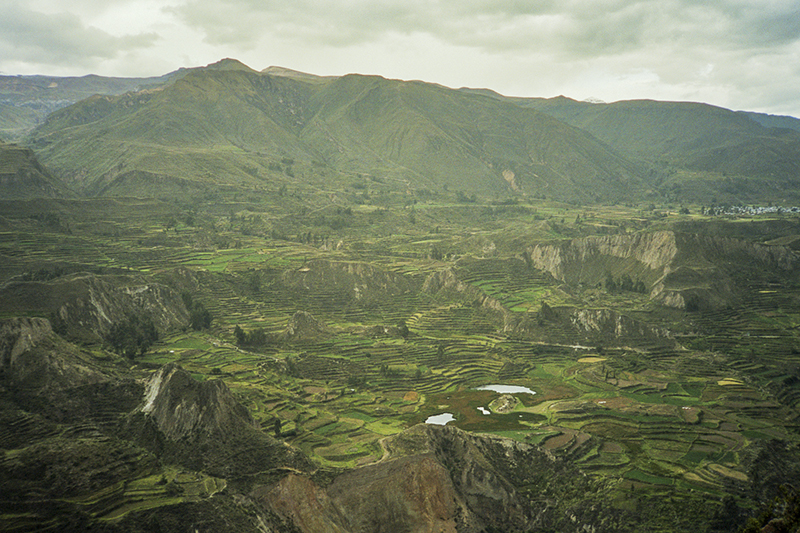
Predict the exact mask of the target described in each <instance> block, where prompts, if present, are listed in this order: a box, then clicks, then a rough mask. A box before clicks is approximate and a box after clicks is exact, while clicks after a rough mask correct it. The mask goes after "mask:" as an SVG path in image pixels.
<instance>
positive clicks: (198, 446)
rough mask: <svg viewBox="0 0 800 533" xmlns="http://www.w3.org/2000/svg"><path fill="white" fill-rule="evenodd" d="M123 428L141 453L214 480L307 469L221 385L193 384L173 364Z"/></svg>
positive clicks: (217, 382)
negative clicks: (210, 475) (146, 451)
mask: <svg viewBox="0 0 800 533" xmlns="http://www.w3.org/2000/svg"><path fill="white" fill-rule="evenodd" d="M127 426H128V428H129V431H130V432H131V433H132V434H134V435H135V436H136V437H135V438H136V440H137V442H139V443H140V444H142V445H143V446H145V447H146V448H148V449H151V450H154V451H156V452H158V453H161V454H163V456H164V457H167V458H170V459H172V460H175V461H177V462H179V463H182V464H184V465H187V466H189V467H192V468H196V469H203V470H207V471H209V472H212V473H214V474H215V475H221V476H234V477H235V476H241V475H245V474H254V473H256V472H260V473H265V472H269V471H271V470H275V471H276V472H277V471H280V472H282V471H283V469H284V468H287V467H289V468H293V469H302V470H307V469H308V468H309V463H308V460H307V459H306V458H305V456H304V455H303V454H302V453H300V452H298V451H297V450H294V449H293V448H290V447H289V446H287V445H285V444H283V443H281V442H279V441H276V440H275V439H273V438H272V437H270V436H269V435H267V434H266V433H264V432H262V431H261V430H260V428H259V427H258V424H256V422H255V421H254V420H253V418H252V416H251V415H250V413H249V412H248V411H247V409H246V408H245V407H244V406H243V405H242V404H241V403H240V402H239V401H238V399H237V398H236V397H235V396H234V395H233V393H232V392H231V391H230V389H229V388H228V386H227V385H225V383H224V382H223V381H222V380H210V381H202V382H201V381H197V380H195V379H194V378H193V377H192V376H191V374H189V373H188V372H187V371H186V370H184V369H182V368H181V367H180V366H178V365H177V364H175V363H169V364H167V365H166V366H164V367H162V368H161V369H159V370H158V371H157V372H156V373H155V374H153V376H152V377H151V378H150V380H149V382H148V383H147V386H146V388H145V392H144V398H143V401H142V403H141V404H140V406H139V407H138V408H137V409H136V410H135V411H134V412H133V413H132V414H131V415H130V416H129V418H128V422H127Z"/></svg>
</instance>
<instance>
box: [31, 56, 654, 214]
mask: <svg viewBox="0 0 800 533" xmlns="http://www.w3.org/2000/svg"><path fill="white" fill-rule="evenodd" d="M226 64H227V66H226V67H225V68H220V67H219V65H215V66H212V67H209V68H206V69H197V70H194V71H191V72H189V73H187V74H186V75H185V76H184V77H183V78H182V79H180V80H178V81H176V82H175V83H174V84H172V85H169V86H167V87H164V88H162V89H159V90H155V91H151V92H147V93H142V92H139V93H130V94H126V95H122V96H118V97H109V96H105V97H99V96H98V97H93V98H90V99H88V100H85V101H83V102H80V103H78V104H76V105H74V106H72V107H70V108H67V109H64V110H61V111H58V112H56V113H54V114H53V115H51V116H50V117H49V119H48V120H47V122H46V123H45V124H44V125H43V126H41V127H40V128H38V129H37V130H36V131H35V132H34V133H33V135H32V136H31V138H30V143H31V145H32V146H34V147H35V149H36V150H37V151H38V152H39V153H41V156H42V158H43V159H44V161H45V162H46V163H47V164H48V165H49V166H50V167H51V168H53V169H54V171H55V172H56V173H57V174H58V175H59V176H61V177H63V178H64V179H65V180H66V181H68V182H70V183H73V184H74V185H75V186H76V187H77V188H79V189H81V190H82V191H84V192H85V193H87V194H98V193H106V194H110V193H111V191H113V190H115V189H116V188H117V185H118V183H117V182H119V181H126V180H129V178H130V176H132V175H140V174H132V173H136V172H146V173H149V174H152V175H157V176H161V177H162V178H163V179H166V180H171V181H175V180H186V181H187V182H188V183H190V184H192V185H193V186H195V187H197V188H203V187H206V186H209V185H213V186H220V185H224V186H230V187H234V188H238V189H242V190H251V189H254V188H255V189H259V188H267V189H272V188H273V187H276V183H277V184H280V183H290V184H295V185H296V186H297V187H300V188H307V187H314V188H317V189H318V188H321V187H322V188H326V189H333V190H334V191H338V192H343V191H342V183H343V182H344V183H347V182H348V181H352V180H354V179H356V180H358V179H362V178H364V177H367V178H370V179H372V180H373V181H377V182H379V183H384V184H386V185H387V187H388V189H389V190H394V191H395V192H400V193H402V194H407V195H415V194H417V193H423V194H428V195H429V194H431V193H433V192H436V193H441V192H442V191H443V190H444V191H447V190H449V191H450V194H453V192H454V191H463V192H464V193H465V195H466V194H475V193H478V194H482V195H502V196H505V195H509V194H527V195H531V196H549V197H553V198H560V199H577V200H579V201H610V200H612V199H625V198H631V197H633V196H634V195H636V194H642V193H643V191H644V187H643V186H642V184H641V182H640V180H639V178H638V177H637V176H638V172H637V170H638V169H637V167H636V166H635V165H633V164H631V163H630V162H628V161H626V160H625V159H624V158H622V157H620V156H618V155H617V154H616V153H615V152H613V151H611V150H609V149H608V148H607V147H606V146H604V145H602V144H600V143H599V142H597V141H596V140H595V139H594V138H592V137H591V136H590V135H587V134H586V133H585V132H582V131H580V130H577V129H575V128H572V127H569V126H567V125H565V124H563V123H561V122H558V121H556V120H554V119H552V118H550V117H548V116H546V115H544V114H542V113H539V112H537V111H535V110H528V109H520V108H519V107H518V106H516V105H514V104H512V103H510V102H501V101H497V100H496V99H493V98H488V97H484V96H475V95H467V94H463V93H460V92H458V91H453V90H450V89H446V88H444V87H440V86H436V85H431V84H425V83H420V82H400V81H392V80H386V79H383V78H380V77H370V76H358V75H351V76H345V77H342V78H334V79H322V78H310V79H309V78H308V77H302V76H286V75H278V76H273V75H270V74H267V73H258V72H255V71H252V70H250V69H248V68H247V67H245V66H244V65H241V64H238V63H235V62H233V61H232V60H228V62H227V63H226ZM359 175H361V178H359V177H358V176H359ZM125 190H126V191H127V192H135V191H131V190H130V188H125ZM140 194H152V191H147V190H145V191H140Z"/></svg>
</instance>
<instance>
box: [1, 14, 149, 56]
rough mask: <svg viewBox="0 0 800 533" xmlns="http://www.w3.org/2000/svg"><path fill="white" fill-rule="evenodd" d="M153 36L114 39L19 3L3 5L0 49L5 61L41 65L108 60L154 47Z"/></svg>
mask: <svg viewBox="0 0 800 533" xmlns="http://www.w3.org/2000/svg"><path fill="white" fill-rule="evenodd" d="M157 39H158V36H157V35H156V34H153V33H146V34H138V35H125V36H122V37H115V36H112V35H110V34H108V33H106V32H104V31H102V30H100V29H97V28H93V27H87V26H86V25H84V24H83V22H82V21H81V20H80V19H79V18H78V17H77V16H75V15H73V14H69V13H59V14H54V15H49V14H44V13H40V12H36V11H33V10H30V9H27V8H24V7H22V6H21V5H20V4H19V3H17V2H11V3H3V4H2V5H0V49H2V50H3V51H4V54H5V56H6V57H14V58H15V59H16V60H24V61H32V62H37V63H40V64H50V65H53V64H60V63H64V62H68V61H75V62H78V63H82V64H85V63H87V62H90V61H92V60H93V59H109V58H113V57H116V56H117V54H119V53H120V52H125V51H130V50H133V49H137V48H143V47H148V46H151V45H152V44H153V43H154V42H155V41H156V40H157Z"/></svg>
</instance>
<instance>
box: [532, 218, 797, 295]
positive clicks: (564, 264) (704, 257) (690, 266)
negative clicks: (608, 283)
mask: <svg viewBox="0 0 800 533" xmlns="http://www.w3.org/2000/svg"><path fill="white" fill-rule="evenodd" d="M526 253H527V254H528V257H529V258H530V263H531V265H532V266H534V267H535V268H538V269H541V270H544V271H546V272H549V273H550V274H551V275H552V276H553V277H554V278H556V279H558V280H560V281H563V282H565V283H567V284H569V285H580V284H583V285H590V286H594V285H598V284H600V283H602V282H603V281H604V279H605V278H606V277H607V276H609V275H610V276H622V275H627V276H629V277H630V278H631V279H634V280H638V281H641V282H643V283H644V284H645V286H646V288H647V289H648V291H649V294H650V298H651V299H653V300H655V301H657V302H660V303H662V304H663V305H666V306H670V307H678V308H682V309H688V310H698V309H713V308H718V307H724V306H726V305H729V304H730V303H731V302H732V301H733V300H735V299H736V298H737V297H738V296H737V295H738V294H739V293H740V292H741V291H742V290H743V289H744V287H740V286H738V284H737V281H736V280H737V279H740V278H743V277H746V276H742V274H748V275H750V274H752V276H755V277H756V279H758V278H763V277H765V276H768V275H770V273H779V274H782V275H783V274H786V273H796V271H797V258H796V256H795V255H794V253H793V252H792V250H791V249H790V248H789V247H786V246H768V245H764V244H759V243H753V242H749V241H744V240H740V239H732V238H725V237H714V236H710V235H698V234H687V233H680V232H673V231H658V232H652V233H639V234H631V235H605V236H594V237H586V238H582V239H573V240H571V241H566V242H560V243H555V244H553V243H551V244H539V245H536V246H533V247H531V248H529V249H528V250H526ZM752 276H751V277H752Z"/></svg>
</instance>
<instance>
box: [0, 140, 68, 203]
mask: <svg viewBox="0 0 800 533" xmlns="http://www.w3.org/2000/svg"><path fill="white" fill-rule="evenodd" d="M0 196H2V198H3V199H6V200H19V199H22V198H53V197H70V196H73V194H72V193H71V192H70V191H69V189H67V187H66V186H65V185H64V184H63V183H61V182H60V181H59V180H57V179H56V178H54V177H53V176H52V175H51V174H50V172H48V170H47V169H45V168H44V167H43V166H42V165H41V164H40V163H39V161H38V159H37V158H36V156H35V155H34V153H33V152H32V151H31V150H29V149H27V148H23V147H21V146H17V145H15V144H6V143H4V142H2V141H0Z"/></svg>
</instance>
